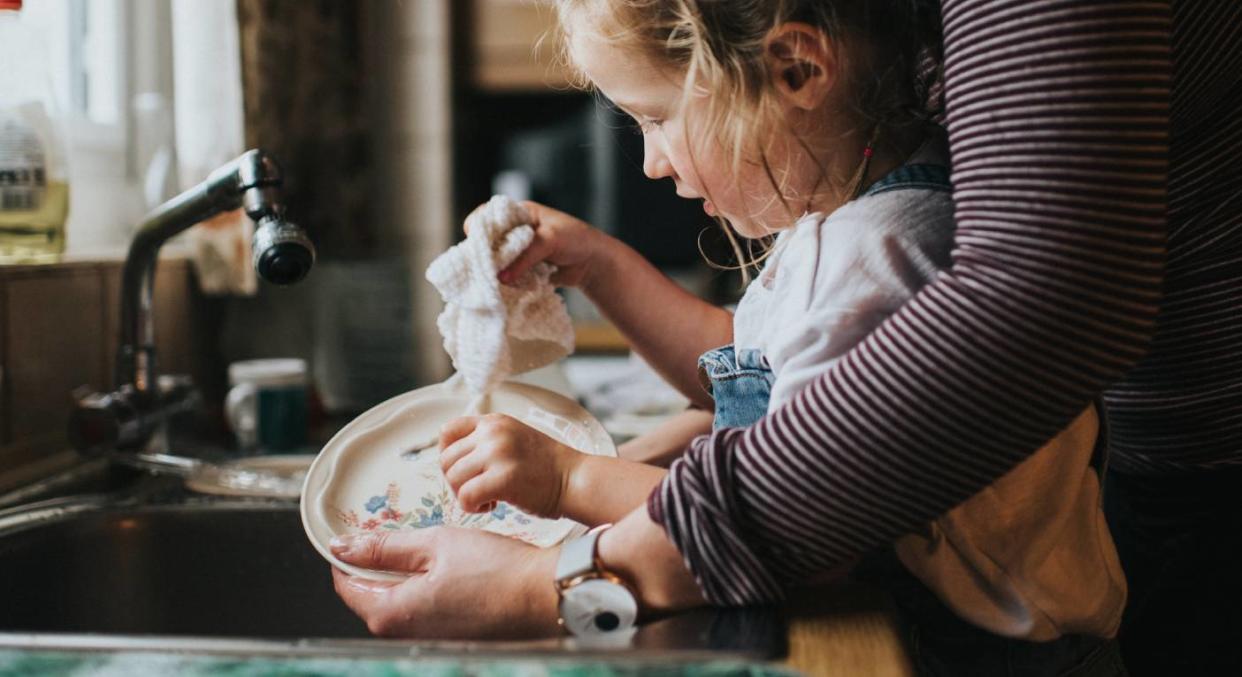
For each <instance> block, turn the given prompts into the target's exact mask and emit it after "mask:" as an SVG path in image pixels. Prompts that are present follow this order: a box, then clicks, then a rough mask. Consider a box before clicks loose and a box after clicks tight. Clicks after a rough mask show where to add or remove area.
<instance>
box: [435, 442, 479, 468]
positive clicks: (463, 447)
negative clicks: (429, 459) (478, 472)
mask: <svg viewBox="0 0 1242 677" xmlns="http://www.w3.org/2000/svg"><path fill="white" fill-rule="evenodd" d="M474 447H475V443H474V436H472V435H468V436H466V437H463V438H462V439H460V440H457V441H456V442H454V443H452V444H450V445H448V446H447V447H445V448H444V450H443V451H441V452H440V470H442V471H444V475H445V476H446V477H447V476H448V474H449V471H451V470H452V469H453V466H455V465H457V463H458V462H459V461H461V460H462V459H463V458H465V457H466V456H467V455H469V454H470V452H472V451H474Z"/></svg>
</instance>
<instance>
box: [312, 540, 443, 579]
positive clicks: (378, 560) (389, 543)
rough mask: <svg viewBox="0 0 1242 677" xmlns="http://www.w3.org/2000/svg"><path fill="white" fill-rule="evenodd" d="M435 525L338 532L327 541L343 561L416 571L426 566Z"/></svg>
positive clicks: (366, 566) (394, 569)
mask: <svg viewBox="0 0 1242 677" xmlns="http://www.w3.org/2000/svg"><path fill="white" fill-rule="evenodd" d="M434 532H435V530H434V529H417V530H411V531H394V532H388V531H379V532H375V533H368V534H345V535H341V536H336V537H334V538H333V539H332V541H331V542H330V543H329V544H328V545H329V548H330V549H331V550H332V554H333V555H335V556H336V557H337V558H338V559H340V560H341V561H342V562H345V563H347V564H353V565H354V566H358V567H362V568H364V569H378V570H380V571H396V572H400V573H416V572H422V571H426V570H427V565H428V563H429V562H430V560H431V556H432V549H433V540H434V538H435V533H434Z"/></svg>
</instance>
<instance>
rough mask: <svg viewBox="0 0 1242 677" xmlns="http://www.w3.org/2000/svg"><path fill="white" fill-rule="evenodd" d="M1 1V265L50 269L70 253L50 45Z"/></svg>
mask: <svg viewBox="0 0 1242 677" xmlns="http://www.w3.org/2000/svg"><path fill="white" fill-rule="evenodd" d="M21 9H22V3H21V0H0V64H3V67H0V263H47V262H52V261H56V260H59V258H60V256H61V254H63V253H64V251H65V221H66V220H67V218H68V216H69V180H68V171H67V170H66V167H65V153H64V141H63V138H62V137H63V134H62V131H61V129H60V127H59V125H58V123H57V121H56V117H55V116H56V112H57V107H56V101H55V97H54V95H53V94H52V87H51V72H50V71H49V69H48V63H49V62H48V59H47V49H46V40H45V39H44V38H43V37H42V36H41V35H40V34H39V31H38V29H37V28H36V27H35V26H33V25H31V24H30V23H29V22H23V21H22V15H21Z"/></svg>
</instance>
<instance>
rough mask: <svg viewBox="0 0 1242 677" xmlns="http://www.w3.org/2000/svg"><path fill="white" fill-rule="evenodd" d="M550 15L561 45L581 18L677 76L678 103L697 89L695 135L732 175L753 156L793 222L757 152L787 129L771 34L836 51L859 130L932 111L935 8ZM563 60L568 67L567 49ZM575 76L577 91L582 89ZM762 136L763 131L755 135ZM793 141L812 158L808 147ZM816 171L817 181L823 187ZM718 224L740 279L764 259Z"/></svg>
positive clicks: (878, 3) (772, 1)
mask: <svg viewBox="0 0 1242 677" xmlns="http://www.w3.org/2000/svg"><path fill="white" fill-rule="evenodd" d="M557 12H558V14H559V17H560V26H561V29H562V32H563V34H564V35H563V36H562V37H567V35H568V31H569V27H570V25H571V23H572V19H573V18H583V19H586V20H587V21H588V22H589V23H590V25H591V30H592V34H593V35H594V36H597V37H599V38H600V39H602V40H605V41H607V42H608V43H609V44H610V45H613V46H615V47H618V48H620V49H623V50H627V51H628V50H635V51H636V53H639V54H641V55H643V56H645V57H646V58H647V59H649V60H650V61H651V62H652V63H653V64H655V65H657V66H659V67H663V68H668V69H670V70H674V71H675V72H684V73H685V82H684V88H683V89H684V91H683V96H684V97H689V96H691V95H692V93H693V92H694V91H695V90H696V88H700V89H706V90H707V91H709V92H711V96H710V97H709V98H708V101H707V111H706V115H705V118H704V119H703V120H702V121H701V122H700V124H701V125H702V126H701V127H700V129H701V133H703V134H707V135H712V137H714V140H715V141H717V142H719V143H720V144H721V145H722V147H724V148H726V149H728V150H729V152H730V155H731V160H732V166H733V168H734V170H736V169H737V168H738V167H739V166H740V165H741V163H742V162H743V161H744V160H748V159H752V158H753V159H754V160H755V161H756V162H757V163H758V164H759V165H760V166H762V167H763V169H764V172H765V174H766V176H767V179H768V181H769V183H770V184H771V186H772V188H773V189H774V191H775V194H776V197H777V199H779V200H780V201H781V203H782V204H783V205H784V207H785V208H786V210H787V211H789V212H790V217H791V218H792V217H796V216H798V214H797V213H795V212H796V210H795V209H794V208H793V207H791V206H790V204H789V202H788V201H787V200H786V198H785V190H784V186H782V185H781V183H782V182H779V181H777V179H776V176H775V174H774V172H773V171H772V168H771V166H770V165H769V163H768V161H767V157H766V154H765V151H764V149H765V147H766V145H767V143H768V141H769V139H770V138H771V133H772V130H776V129H778V128H779V127H778V125H781V126H786V127H788V121H787V120H785V119H784V118H783V114H782V113H781V109H780V108H779V107H778V105H777V101H776V98H775V97H774V96H773V94H774V92H775V86H774V83H773V82H772V80H771V77H772V76H771V72H770V70H769V68H768V66H767V62H766V60H765V54H764V51H765V49H766V48H767V38H768V36H769V35H770V33H771V31H772V30H773V29H775V28H776V27H778V26H780V25H782V24H785V23H789V22H801V23H804V24H807V25H810V26H812V27H814V28H816V29H818V30H819V31H820V32H821V33H822V35H823V36H824V38H826V39H831V40H832V41H833V42H834V43H835V48H836V49H837V54H838V60H839V62H840V63H842V66H843V68H842V71H843V72H842V84H843V85H844V86H845V87H847V90H846V91H847V92H848V93H849V95H850V96H849V99H848V100H847V101H846V102H845V103H846V104H847V105H848V106H849V108H850V109H851V112H852V113H853V117H854V118H855V119H856V120H857V121H858V124H859V126H860V127H863V128H864V129H870V130H874V129H875V128H877V127H878V126H880V125H885V126H902V125H907V124H911V123H916V122H922V121H925V120H927V119H928V118H930V117H932V116H933V115H934V114H935V112H936V109H937V108H938V101H937V97H938V92H937V91H936V89H937V88H936V87H935V86H934V84H935V83H936V82H937V80H938V75H939V63H940V51H939V49H940V32H939V27H940V24H939V18H940V11H939V2H938V0H557ZM562 44H563V45H566V46H567V45H568V40H563V41H562ZM562 53H563V54H565V58H566V60H567V62H568V53H567V50H563V52H562ZM571 65H572V64H571ZM579 76H580V78H581V79H580V81H579V82H578V83H576V84H578V85H579V86H581V87H584V88H588V87H589V86H590V82H589V81H587V80H586V78H585V76H582V74H581V73H579ZM761 130H769V133H768V134H767V135H764V134H756V132H757V131H761ZM860 131H861V130H860ZM795 138H796V140H797V142H798V144H799V145H800V146H801V148H802V150H803V151H804V152H806V153H808V155H809V156H810V157H811V158H812V159H815V155H814V154H813V153H812V152H811V149H810V147H809V146H808V144H807V143H806V142H805V140H803V139H801V138H799V137H797V136H796V135H795ZM691 160H692V161H693V157H691ZM819 168H820V177H818V181H821V182H822V181H828V180H830V177H828V176H827V172H826V170H825V169H824V167H823V166H822V165H820V166H819ZM721 225H722V227H724V229H725V233H726V235H727V237H728V239H729V242H730V245H731V246H732V248H733V250H734V253H735V255H736V256H737V257H738V261H739V263H740V265H739V266H738V267H739V268H741V269H743V275H745V274H746V269H747V268H749V267H752V266H755V265H757V264H758V263H759V262H761V261H762V260H763V255H760V256H759V257H754V256H749V255H745V254H743V251H742V248H741V246H740V244H739V243H738V241H737V238H736V237H735V236H734V234H733V232H732V229H731V228H729V227H728V226H727V224H725V223H724V222H723V219H722V220H721ZM700 251H701V248H700ZM709 263H711V262H710V261H709ZM713 265H716V264H713ZM717 267H722V266H717Z"/></svg>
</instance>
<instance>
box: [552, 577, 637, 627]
mask: <svg viewBox="0 0 1242 677" xmlns="http://www.w3.org/2000/svg"><path fill="white" fill-rule="evenodd" d="M637 617H638V604H637V603H636V602H635V601H634V596H633V595H631V594H630V591H629V590H626V589H625V588H624V587H623V586H621V585H618V584H616V583H613V582H611V581H606V580H602V579H598V578H596V579H591V580H589V581H583V582H582V583H579V584H578V585H575V586H573V587H572V588H570V589H568V590H566V591H565V592H564V593H562V595H561V618H562V619H563V620H564V621H565V627H566V628H567V629H568V630H569V631H570V632H571V633H573V634H574V635H577V636H579V637H581V636H586V635H606V634H609V633H612V632H616V631H619V630H629V629H630V628H632V627H634V621H635V620H636V619H637Z"/></svg>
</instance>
